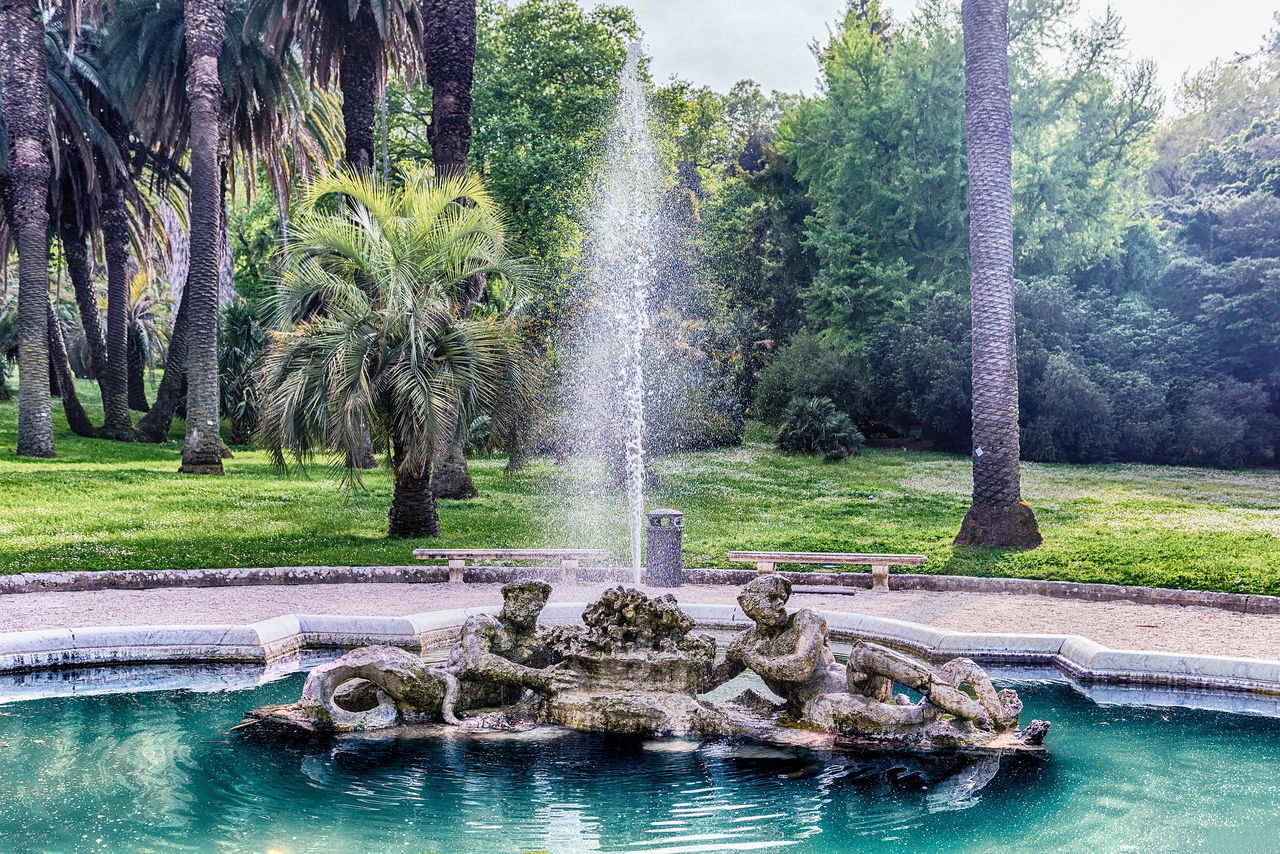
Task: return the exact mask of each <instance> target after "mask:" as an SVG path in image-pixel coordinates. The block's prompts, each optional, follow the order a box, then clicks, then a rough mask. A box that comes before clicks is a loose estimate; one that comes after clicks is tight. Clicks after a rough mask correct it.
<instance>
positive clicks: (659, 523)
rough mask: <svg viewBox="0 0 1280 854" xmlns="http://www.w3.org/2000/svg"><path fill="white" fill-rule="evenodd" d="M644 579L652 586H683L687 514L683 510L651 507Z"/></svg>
mask: <svg viewBox="0 0 1280 854" xmlns="http://www.w3.org/2000/svg"><path fill="white" fill-rule="evenodd" d="M646 515H647V516H648V517H649V524H648V525H647V526H646V528H645V532H646V534H647V535H648V551H647V553H646V555H645V567H644V583H645V584H647V585H650V586H651V587H679V586H680V585H681V583H683V581H684V514H683V513H681V512H680V511H679V510H651V511H649V513H647V514H646Z"/></svg>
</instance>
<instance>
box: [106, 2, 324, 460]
mask: <svg viewBox="0 0 1280 854" xmlns="http://www.w3.org/2000/svg"><path fill="white" fill-rule="evenodd" d="M252 23H253V19H251V18H250V17H249V15H248V9H247V7H246V5H245V3H244V2H242V0H231V2H230V4H229V5H228V7H227V9H226V14H225V16H224V24H223V29H222V40H221V43H220V49H219V51H218V54H217V63H218V65H217V69H216V76H217V78H218V79H219V80H220V81H222V83H224V84H225V86H224V87H223V88H222V89H221V90H220V91H221V94H220V98H219V100H218V102H217V106H218V110H219V112H218V116H217V118H218V129H219V135H218V137H217V140H218V146H217V151H218V153H219V157H218V161H217V170H216V172H215V175H216V178H217V181H218V184H217V187H218V193H219V197H220V198H221V197H222V196H223V195H224V194H225V191H226V188H227V182H228V175H229V174H230V173H233V172H234V167H235V162H234V159H233V158H235V156H236V155H237V154H240V155H242V156H243V158H244V159H245V160H246V161H249V162H251V163H255V164H256V160H257V158H258V157H259V156H260V157H261V158H262V159H263V161H265V162H266V164H267V165H268V167H269V168H268V171H269V172H270V173H271V177H272V182H273V184H275V185H276V187H282V186H284V184H285V183H286V181H285V180H284V178H283V176H282V174H281V173H282V172H283V171H284V170H285V168H286V166H287V165H289V164H291V165H292V166H293V168H295V169H297V170H299V171H301V170H303V169H305V168H306V166H307V162H308V158H309V157H311V156H313V155H314V154H317V153H320V154H321V155H323V149H324V145H323V142H322V141H320V140H318V139H316V137H319V136H323V134H324V129H323V128H315V131H316V133H315V134H313V135H312V134H308V132H307V131H308V130H309V129H310V128H311V121H310V119H311V116H310V115H309V113H308V107H309V106H310V104H311V102H310V101H309V99H308V97H307V93H306V92H305V91H304V89H303V87H302V81H301V79H300V74H299V71H298V65H297V59H296V56H295V54H294V51H293V49H292V48H291V47H288V46H287V45H286V46H285V48H284V49H278V47H277V46H273V45H271V44H268V43H267V41H266V40H265V38H263V37H262V36H261V35H260V34H259V33H257V32H256V31H255V30H253V28H252V26H251V24H252ZM186 26H187V25H186V19H185V9H184V6H183V3H182V0H123V2H121V3H120V4H119V5H117V6H116V7H115V8H114V10H113V11H112V13H111V15H110V17H109V18H108V21H107V35H106V38H105V39H104V40H103V53H104V55H105V65H106V67H107V71H106V73H107V75H108V76H109V78H110V80H111V83H112V87H113V89H114V90H115V91H116V92H117V94H118V97H119V99H120V101H121V102H122V103H123V104H124V105H125V107H126V108H127V111H128V114H129V119H130V121H131V124H132V129H133V131H134V133H135V134H136V135H137V136H138V137H139V138H140V139H141V141H142V144H143V145H144V146H145V147H146V148H147V149H148V150H149V151H150V152H151V153H152V155H153V156H154V157H156V158H157V159H159V160H160V161H162V162H165V163H168V164H170V166H171V168H170V170H169V172H168V173H162V174H160V175H159V177H160V178H162V179H167V180H166V181H164V182H162V183H163V184H164V185H165V186H168V185H171V184H172V183H175V182H176V183H178V184H181V183H182V178H183V176H182V175H181V174H178V173H180V172H181V171H182V170H181V168H180V166H179V165H178V164H180V163H181V161H182V160H183V158H184V155H185V153H186V151H187V150H188V148H189V147H190V143H191V141H192V135H193V128H192V123H191V116H192V115H193V111H192V104H191V102H190V99H189V98H188V93H189V91H190V81H189V80H188V76H189V73H190V71H191V69H192V67H193V65H192V63H191V61H190V60H189V55H188V51H187V39H186V37H185V33H186ZM316 100H317V101H319V102H321V103H323V102H325V99H324V98H323V97H318V98H317V99H316ZM303 113H308V114H307V115H302V116H300V115H299V114H303ZM300 125H301V126H302V127H300ZM308 136H311V137H312V138H311V139H308V138H307V137H308ZM287 143H292V144H287ZM256 174H257V170H256V169H254V168H246V169H243V170H241V175H242V176H243V177H244V179H245V183H246V185H247V186H246V190H248V189H252V179H253V177H254V176H255V175H256ZM162 188H163V187H162ZM219 207H220V208H221V207H222V205H221V203H220V204H219ZM224 224H225V217H224V216H223V215H222V214H221V213H220V221H219V224H218V226H217V229H216V231H215V232H214V234H215V238H214V239H215V240H216V241H217V242H221V238H222V235H223V234H224V232H225V230H224ZM187 230H188V232H189V234H190V235H191V237H192V238H194V237H195V236H196V228H195V222H194V217H192V218H191V219H190V221H189V222H188V229H187ZM189 248H190V250H191V251H192V252H193V253H194V249H195V245H194V239H193V240H192V244H191V246H190V247H189ZM217 252H218V256H219V257H217V259H216V263H218V264H220V263H221V260H222V259H221V257H220V256H221V247H217ZM192 273H193V268H192V267H191V266H190V265H188V268H187V275H188V277H190V275H191V274H192ZM188 293H189V291H188V289H186V288H185V287H184V288H183V289H182V292H181V299H180V300H179V302H178V309H177V313H176V316H175V317H174V322H173V329H172V333H171V335H170V338H169V348H168V352H167V354H166V359H165V370H164V376H163V377H162V378H161V380H160V387H159V389H158V390H157V391H156V399H155V402H154V403H153V404H152V406H151V408H150V410H148V412H147V414H146V415H145V416H144V417H143V418H142V420H141V421H139V422H138V425H137V434H138V436H139V438H141V439H142V440H143V441H146V442H165V441H168V438H169V429H170V426H171V425H172V423H173V415H174V411H175V410H176V408H177V406H178V402H179V400H180V399H181V398H182V395H183V393H184V379H185V378H186V376H187V368H188V366H187V360H186V357H187V339H188V325H189V319H190V317H191V315H192V314H193V311H192V310H191V308H190V301H189V300H188V298H187V297H188ZM202 322H204V321H202ZM213 324H214V329H215V338H216V305H215V317H214V320H213ZM215 350H216V347H215Z"/></svg>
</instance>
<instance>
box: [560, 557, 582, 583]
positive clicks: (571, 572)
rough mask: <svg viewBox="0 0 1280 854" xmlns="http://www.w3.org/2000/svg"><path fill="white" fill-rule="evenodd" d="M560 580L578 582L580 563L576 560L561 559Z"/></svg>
mask: <svg viewBox="0 0 1280 854" xmlns="http://www.w3.org/2000/svg"><path fill="white" fill-rule="evenodd" d="M560 580H561V581H565V582H568V581H577V580H578V561H577V559H576V558H568V557H567V558H561V560H560Z"/></svg>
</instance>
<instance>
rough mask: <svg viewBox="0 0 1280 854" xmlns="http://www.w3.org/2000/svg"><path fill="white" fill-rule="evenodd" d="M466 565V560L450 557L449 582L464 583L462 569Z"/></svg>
mask: <svg viewBox="0 0 1280 854" xmlns="http://www.w3.org/2000/svg"><path fill="white" fill-rule="evenodd" d="M466 565H467V562H466V561H465V560H456V559H453V558H450V559H449V583H450V584H461V583H462V569H463V567H465V566H466Z"/></svg>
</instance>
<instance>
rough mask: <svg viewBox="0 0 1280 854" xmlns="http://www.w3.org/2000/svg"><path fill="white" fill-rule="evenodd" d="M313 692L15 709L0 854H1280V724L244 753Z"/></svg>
mask: <svg viewBox="0 0 1280 854" xmlns="http://www.w3.org/2000/svg"><path fill="white" fill-rule="evenodd" d="M300 685H301V677H299V676H296V675H295V676H292V677H290V678H288V679H285V680H282V681H280V682H277V683H273V684H269V685H264V686H260V687H256V688H253V689H251V690H239V691H224V692H215V693H192V692H187V691H155V692H151V693H146V694H131V695H128V694H121V695H113V696H89V697H58V698H52V699H45V700H37V701H28V702H16V703H10V704H8V705H3V706H0V781H3V786H0V849H3V850H4V851H16V852H44V851H56V852H67V851H120V852H126V851H127V852H161V851H192V850H199V851H217V852H232V851H234V852H267V851H276V852H281V853H282V854H298V852H368V851H379V852H381V851H405V852H411V853H412V854H421V852H428V851H435V852H502V851H510V852H525V851H536V850H545V851H552V852H577V851H620V852H647V853H648V854H658V852H698V851H707V852H728V851H751V850H775V849H779V848H784V847H785V848H788V849H789V850H792V851H815V852H843V851H861V850H875V851H877V852H881V851H890V852H893V851H919V850H935V851H989V850H997V849H999V850H1018V851H1054V852H1057V851H1097V850H1108V851H1113V850H1122V849H1126V848H1127V849H1131V850H1144V851H1145V850H1162V851H1169V850H1182V851H1219V850H1227V849H1231V850H1242V851H1266V850H1272V849H1273V844H1274V841H1275V839H1276V838H1277V833H1280V818H1277V812H1276V804H1277V803H1280V721H1277V720H1275V719H1271V718H1263V717H1244V716H1238V715H1229V714H1225V713H1222V712H1211V711H1192V710H1187V709H1171V708H1150V707H1132V706H1098V705H1095V704H1094V703H1092V702H1091V701H1090V700H1088V699H1087V698H1085V697H1082V696H1081V695H1079V694H1077V693H1075V692H1073V691H1072V690H1070V689H1069V688H1066V687H1064V686H1061V685H1046V684H1031V683H1026V684H1018V685H1017V686H1016V687H1017V688H1018V689H1019V692H1020V693H1021V694H1022V695H1023V697H1024V699H1025V700H1026V702H1027V713H1028V715H1029V716H1034V717H1043V718H1046V719H1049V720H1053V721H1054V722H1055V723H1054V729H1053V731H1052V732H1051V734H1050V740H1049V744H1050V749H1051V754H1050V755H1049V757H1048V758H1047V759H1046V758H1036V757H1025V756H1024V757H1016V758H1007V759H1005V760H1003V762H1002V761H1001V760H999V759H994V758H989V759H985V760H980V761H965V760H961V759H958V758H955V757H936V758H930V759H923V758H919V757H900V756H899V757H895V756H879V757H850V756H823V755H814V754H797V753H792V752H788V751H782V750H778V749H776V748H773V747H764V746H759V745H748V744H733V743H730V742H724V741H719V742H711V743H701V742H697V741H683V740H649V741H645V740H639V739H631V738H610V737H603V736H594V735H585V734H580V733H573V732H568V731H563V730H555V729H548V730H540V731H535V732H532V733H522V734H518V735H512V736H506V737H486V738H466V737H458V736H452V737H445V738H439V737H432V738H424V737H415V738H404V737H391V736H388V735H385V734H384V735H381V736H377V737H346V738H342V739H338V740H330V741H310V742H295V743H280V742H273V741H263V740H255V739H246V738H241V737H238V736H235V735H232V736H228V735H224V734H223V733H224V731H225V730H226V729H227V728H228V727H230V726H231V725H233V724H235V723H237V722H238V721H239V719H240V715H241V712H242V711H243V710H244V709H246V708H249V707H252V706H257V705H261V704H264V703H270V702H281V701H285V700H288V699H291V698H293V697H294V696H296V695H297V692H298V691H299V689H300Z"/></svg>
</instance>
